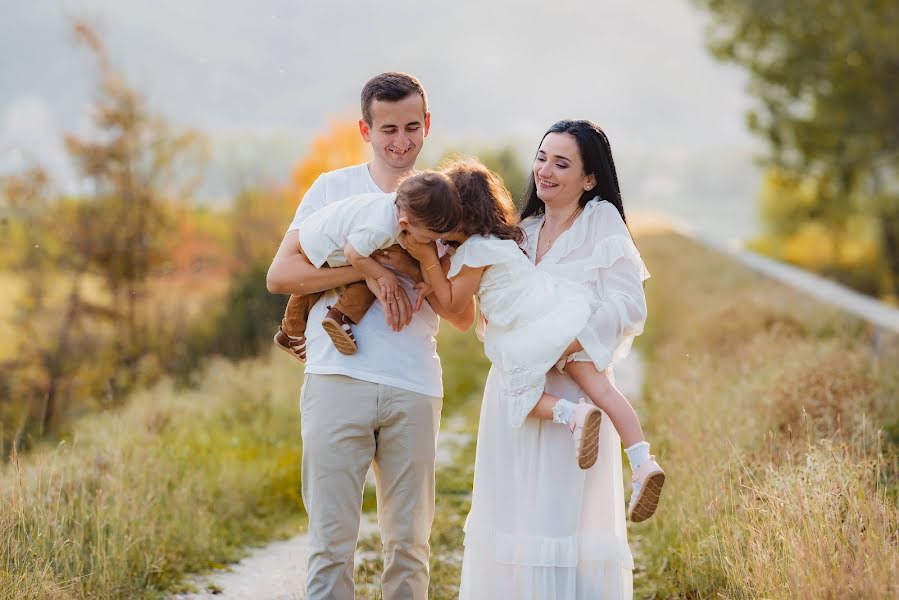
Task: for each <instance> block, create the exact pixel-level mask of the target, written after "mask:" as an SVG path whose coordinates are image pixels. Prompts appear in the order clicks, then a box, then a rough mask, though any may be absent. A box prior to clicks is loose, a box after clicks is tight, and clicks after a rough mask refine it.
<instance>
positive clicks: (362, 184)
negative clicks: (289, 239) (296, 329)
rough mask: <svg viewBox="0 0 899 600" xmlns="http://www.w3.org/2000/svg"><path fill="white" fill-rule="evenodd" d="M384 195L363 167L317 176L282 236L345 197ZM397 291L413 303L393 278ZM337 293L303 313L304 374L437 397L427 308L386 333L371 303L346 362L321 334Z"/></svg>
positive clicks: (405, 281)
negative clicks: (400, 327)
mask: <svg viewBox="0 0 899 600" xmlns="http://www.w3.org/2000/svg"><path fill="white" fill-rule="evenodd" d="M364 193H384V192H383V190H381V189H380V188H379V187H378V185H377V184H376V183H375V182H374V180H373V179H372V178H371V174H370V173H369V171H368V165H367V164H361V165H355V166H352V167H346V168H344V169H338V170H336V171H331V172H329V173H323V174H322V175H320V176H319V177H318V179H316V180H315V183H313V184H312V187H310V188H309V190H308V191H307V192H306V195H305V196H303V201H302V202H300V205H299V207H297V212H296V215H295V216H294V218H293V222H292V223H291V224H290V227H288V229H287V231H288V232H291V231H295V230H299V228H300V224H301V223H302V222H303V221H304V220H305V219H306V218H307V217H309V216H310V215H312V214H313V213H315V212H316V211H317V210H318V209H320V208H322V207H324V206H327V205H329V204H331V203H332V202H335V201H337V200H342V199H344V198H348V197H350V196H355V195H357V194H364ZM398 276H399V280H400V283H401V285H402V286H403V287H404V288H405V289H406V291H407V293H408V294H409V299H410V300H412V302H413V303H414V302H415V292H414V291H413V289H412V288H413V285H414V284H413V282H412V280H411V279H409V278H408V277H406V276H405V275H402V274H398ZM339 292H340V289H337V290H330V291H327V292H325V293H324V294H323V295H322V297H321V298H320V299H319V301H318V302H316V303H315V306H313V307H312V310H311V311H310V313H309V320H308V321H307V323H308V324H307V325H306V372H307V373H315V374H318V375H345V376H347V377H352V378H354V379H360V380H362V381H369V382H372V383H380V384H383V385H390V386H393V387H397V388H400V389H404V390H409V391H412V392H417V393H420V394H426V395H428V396H435V397H442V396H443V380H442V377H443V373H442V371H441V367H440V358H439V357H438V356H437V338H436V336H437V329H438V326H439V323H440V319H439V318H438V317H437V314H436V313H435V312H434V310H433V309H432V308H431V305H430V304H428V303H427V302H425V303H423V304H422V307H421V310H419V311H418V312H417V313H415V314H414V315H413V316H412V322H411V323H409V325H407V326H406V327H405V328H404V329H403V330H402V331H399V332H395V331H393V330H392V329H390V326H388V325H387V322H386V321H385V320H384V311H383V309H382V308H381V303H380V302H378V301H375V303H374V304H373V305H372V307H371V308H370V309H369V310H368V312H367V313H366V315H365V318H363V319H362V320H361V321H360V322H359V323H357V324H356V325H355V326H354V327H353V332H354V334H355V337H356V343H357V344H358V346H359V350H358V351H357V352H356V353H355V354H353V355H350V356H347V355H344V354H341V353H340V352H338V351H337V349H336V348H335V347H334V344H333V343H332V342H331V338H330V337H328V334H327V333H325V331H324V329H322V326H321V321H322V319H324V318H325V314H327V312H328V306H332V305H333V304H334V303H335V302H337V296H338V295H339Z"/></svg>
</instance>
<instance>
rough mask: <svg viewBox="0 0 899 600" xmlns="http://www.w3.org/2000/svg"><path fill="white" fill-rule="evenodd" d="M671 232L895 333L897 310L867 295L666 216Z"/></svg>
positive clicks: (897, 317)
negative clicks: (704, 233)
mask: <svg viewBox="0 0 899 600" xmlns="http://www.w3.org/2000/svg"><path fill="white" fill-rule="evenodd" d="M666 220H667V221H668V222H669V224H670V225H671V229H672V230H674V231H676V232H677V233H680V234H681V235H684V236H686V237H689V238H691V239H694V240H696V241H698V242H699V243H701V244H703V245H704V246H706V247H708V248H711V249H713V250H716V251H718V252H722V253H724V254H727V255H728V256H732V257H733V258H734V259H736V260H738V261H740V262H741V263H743V264H744V265H746V266H748V267H750V268H752V269H754V270H756V271H758V272H760V273H764V274H765V275H767V276H769V277H773V278H774V279H777V280H778V281H781V282H783V283H785V284H787V285H789V286H790V287H792V288H794V289H796V290H799V291H801V292H804V293H806V294H808V295H809V296H812V297H814V298H816V299H818V300H820V301H821V302H824V303H827V304H830V305H833V306H837V307H839V308H841V309H843V310H845V311H846V312H849V313H851V314H853V315H855V316H857V317H859V318H861V319H864V320H865V321H867V322H869V323H871V324H872V325H874V326H875V327H877V328H880V329H885V330H889V331H892V332H895V333H899V309H897V308H895V307H892V306H890V305H889V304H886V303H884V302H880V301H879V300H875V299H874V298H871V297H870V296H865V295H864V294H860V293H859V292H856V291H855V290H852V289H849V288H847V287H846V286H844V285H840V284H839V283H836V282H835V281H831V280H830V279H825V278H824V277H821V276H819V275H815V274H814V273H810V272H808V271H805V270H803V269H800V268H798V267H794V266H791V265H787V264H784V263H782V262H778V261H776V260H772V259H770V258H767V257H765V256H762V255H761V254H756V253H755V252H751V251H749V250H745V249H743V248H741V247H739V245H738V244H737V243H733V242H730V243H729V242H722V241H720V240H716V239H714V238H712V237H711V236H708V235H703V234H702V233H701V232H699V231H697V230H696V229H695V228H694V227H692V226H691V225H690V224H689V223H687V222H686V221H684V220H682V219H679V218H677V217H672V216H670V215H666Z"/></svg>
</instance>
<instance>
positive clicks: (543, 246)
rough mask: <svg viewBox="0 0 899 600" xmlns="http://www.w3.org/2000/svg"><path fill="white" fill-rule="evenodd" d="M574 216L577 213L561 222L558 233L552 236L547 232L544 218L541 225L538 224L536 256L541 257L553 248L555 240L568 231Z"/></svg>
mask: <svg viewBox="0 0 899 600" xmlns="http://www.w3.org/2000/svg"><path fill="white" fill-rule="evenodd" d="M576 214H577V213H575V214H573V215H572V216H571V217H569V218H567V219H565V220H564V221H562V224H561V225H560V226H559V227H558V231H555V232H553V233H552V234H550V233H549V231H547V227H546V218H545V217H544V219H543V223H541V224H540V235H539V236H538V241H537V255H538V256H541V257H542V256H543V255H544V254H546V253H547V252H549V249H550V248H552V247H553V244H555V243H556V240H557V239H559V237H560V236H561V235H562V234H563V233H565V232H566V231H568V229H569V228H570V227H571V223H572V221H573V220H574V219H573V217H574V216H575V215H576Z"/></svg>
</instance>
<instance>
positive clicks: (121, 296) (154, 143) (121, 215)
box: [65, 20, 204, 340]
mask: <svg viewBox="0 0 899 600" xmlns="http://www.w3.org/2000/svg"><path fill="white" fill-rule="evenodd" d="M72 30H73V33H74V36H75V40H76V42H78V43H80V44H82V45H84V46H86V47H87V48H88V49H89V50H90V51H91V53H92V54H93V55H94V58H95V59H96V61H97V65H98V67H99V70H100V84H99V90H98V97H97V100H96V104H95V106H94V110H93V124H94V127H95V132H94V133H93V134H92V135H90V136H86V137H78V136H75V135H71V134H69V135H66V136H65V142H66V147H67V149H68V151H69V154H70V155H71V157H72V158H73V159H74V161H75V163H76V164H77V166H78V168H79V170H80V172H81V174H82V176H83V177H84V178H85V180H86V181H88V182H90V183H91V185H92V187H93V194H92V195H91V196H90V197H89V198H85V199H84V202H83V204H82V206H81V215H80V216H81V218H80V219H79V224H80V225H81V227H78V228H75V229H74V230H73V235H72V237H71V239H70V240H69V241H70V243H71V247H72V248H73V249H75V250H76V251H77V252H78V253H79V254H80V255H81V256H83V257H84V258H85V259H86V262H87V264H88V265H89V267H90V268H91V269H92V270H93V271H95V272H97V273H98V274H100V275H101V276H102V277H103V279H104V281H105V284H106V287H107V289H108V290H109V293H110V296H111V298H112V300H113V306H114V308H115V310H118V311H121V312H122V313H123V316H124V318H123V319H122V320H121V321H120V322H121V323H123V324H124V325H125V330H124V331H123V332H122V334H123V336H127V337H128V338H130V339H132V340H133V339H136V338H137V336H138V333H139V332H138V319H137V316H138V315H137V311H138V305H139V302H138V301H139V300H140V298H142V297H143V296H144V293H145V286H146V282H147V278H148V277H149V275H150V274H151V273H152V272H153V271H154V269H156V268H158V267H159V265H160V264H162V263H163V262H164V261H165V259H166V254H167V253H166V251H167V247H166V237H167V236H166V233H167V231H168V230H170V226H171V224H170V223H169V222H168V220H167V215H168V212H167V211H166V202H167V201H170V200H171V199H175V198H182V197H186V196H187V195H188V194H189V192H190V191H191V190H192V189H193V187H194V186H195V185H196V183H197V182H198V178H197V177H196V176H193V177H185V176H184V173H185V172H187V171H188V170H189V169H190V168H191V167H196V166H198V165H199V164H200V162H201V160H202V156H203V152H204V146H203V144H202V138H201V136H200V135H199V134H198V133H196V132H194V131H190V130H187V131H181V132H173V131H171V129H170V128H169V126H168V124H167V123H166V122H165V120H164V119H162V118H161V117H159V116H156V115H153V114H151V113H150V112H149V111H148V110H147V108H146V106H145V103H144V100H143V98H142V97H141V96H140V94H138V93H137V92H136V91H135V90H134V89H132V88H131V87H130V86H129V85H128V84H127V83H126V82H125V81H124V79H123V78H122V77H121V76H120V75H119V74H118V72H117V71H116V70H115V69H114V68H113V67H112V66H111V64H110V61H109V56H108V54H107V52H106V49H105V47H104V45H103V43H102V41H101V40H100V38H99V36H98V35H97V34H96V32H95V31H94V30H93V29H92V28H91V27H90V26H89V25H88V24H87V23H86V22H83V21H78V20H73V21H72Z"/></svg>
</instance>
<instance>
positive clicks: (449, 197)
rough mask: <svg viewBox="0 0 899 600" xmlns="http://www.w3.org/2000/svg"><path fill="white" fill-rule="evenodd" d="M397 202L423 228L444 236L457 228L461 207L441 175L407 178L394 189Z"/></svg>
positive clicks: (422, 174) (445, 179)
mask: <svg viewBox="0 0 899 600" xmlns="http://www.w3.org/2000/svg"><path fill="white" fill-rule="evenodd" d="M396 203H397V205H398V206H400V207H402V208H403V210H405V211H406V212H407V213H408V214H409V217H410V219H412V220H413V221H414V222H415V223H417V224H419V225H421V226H422V227H424V228H425V229H429V230H431V231H436V232H437V233H447V232H449V231H454V230H455V229H456V228H458V227H459V221H460V220H461V218H462V208H461V205H460V204H461V203H460V202H459V195H458V193H457V192H456V187H455V186H454V185H453V182H452V181H451V180H450V178H449V177H447V176H446V175H445V174H444V173H440V172H436V171H421V172H419V173H415V174H413V175H409V176H408V177H406V178H405V179H403V180H402V181H401V182H400V185H399V187H398V188H397V190H396Z"/></svg>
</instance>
